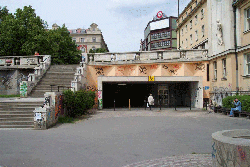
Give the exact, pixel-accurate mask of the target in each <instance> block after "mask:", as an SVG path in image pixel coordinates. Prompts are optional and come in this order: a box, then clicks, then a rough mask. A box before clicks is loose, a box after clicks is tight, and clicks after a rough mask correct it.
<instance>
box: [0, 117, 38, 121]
mask: <svg viewBox="0 0 250 167" xmlns="http://www.w3.org/2000/svg"><path fill="white" fill-rule="evenodd" d="M19 120H22V121H34V118H33V117H5V118H0V122H7V121H19Z"/></svg>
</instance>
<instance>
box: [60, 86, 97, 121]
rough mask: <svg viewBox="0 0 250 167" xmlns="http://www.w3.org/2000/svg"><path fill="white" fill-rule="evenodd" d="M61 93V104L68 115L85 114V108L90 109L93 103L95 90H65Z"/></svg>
mask: <svg viewBox="0 0 250 167" xmlns="http://www.w3.org/2000/svg"><path fill="white" fill-rule="evenodd" d="M63 95H64V100H63V104H64V107H65V108H66V110H67V116H69V117H77V116H80V115H83V114H86V112H87V110H88V109H91V108H92V107H93V105H94V104H95V92H93V91H86V90H79V91H76V92H73V91H71V90H66V91H64V92H63Z"/></svg>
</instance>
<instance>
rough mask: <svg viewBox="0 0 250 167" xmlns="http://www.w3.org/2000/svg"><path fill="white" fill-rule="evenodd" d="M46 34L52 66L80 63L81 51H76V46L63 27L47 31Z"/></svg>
mask: <svg viewBox="0 0 250 167" xmlns="http://www.w3.org/2000/svg"><path fill="white" fill-rule="evenodd" d="M47 33H48V41H49V43H50V46H49V48H51V50H50V54H51V55H52V64H75V63H79V62H80V60H81V56H80V53H81V51H79V50H77V46H76V44H75V42H73V41H72V37H71V36H70V35H69V32H68V29H67V28H66V27H65V25H63V26H62V27H59V28H58V29H56V30H49V31H48V32H47Z"/></svg>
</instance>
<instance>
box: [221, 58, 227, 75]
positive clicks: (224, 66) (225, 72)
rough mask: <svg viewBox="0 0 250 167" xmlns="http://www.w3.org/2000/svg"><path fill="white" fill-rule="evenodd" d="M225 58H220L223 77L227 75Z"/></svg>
mask: <svg viewBox="0 0 250 167" xmlns="http://www.w3.org/2000/svg"><path fill="white" fill-rule="evenodd" d="M226 65H227V64H226V59H222V68H223V72H222V74H223V78H226V76H227V68H226Z"/></svg>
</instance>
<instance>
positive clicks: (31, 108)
mask: <svg viewBox="0 0 250 167" xmlns="http://www.w3.org/2000/svg"><path fill="white" fill-rule="evenodd" d="M41 105H42V104H41ZM41 105H39V106H41ZM39 106H36V107H39ZM34 109H35V107H19V106H8V107H3V106H1V107H0V110H1V111H33V110H34Z"/></svg>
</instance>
